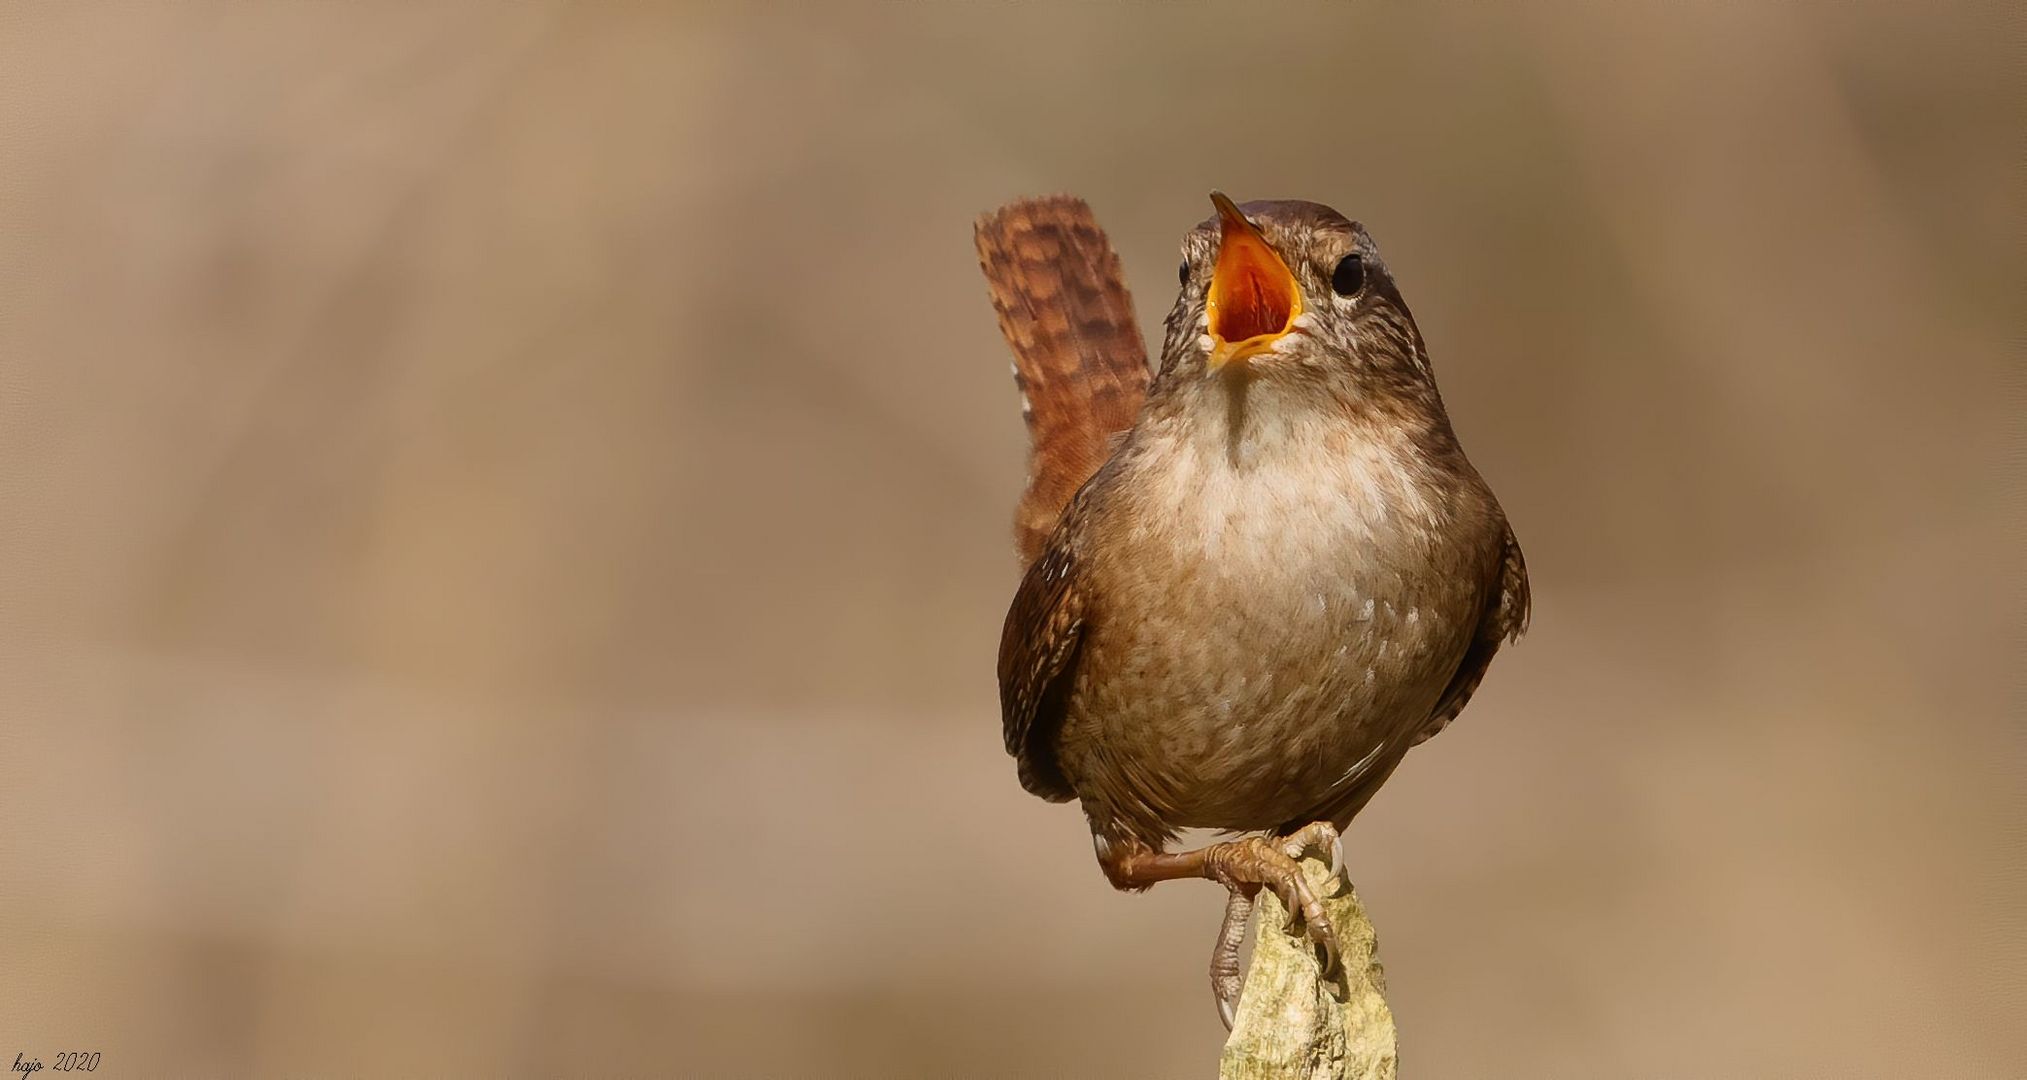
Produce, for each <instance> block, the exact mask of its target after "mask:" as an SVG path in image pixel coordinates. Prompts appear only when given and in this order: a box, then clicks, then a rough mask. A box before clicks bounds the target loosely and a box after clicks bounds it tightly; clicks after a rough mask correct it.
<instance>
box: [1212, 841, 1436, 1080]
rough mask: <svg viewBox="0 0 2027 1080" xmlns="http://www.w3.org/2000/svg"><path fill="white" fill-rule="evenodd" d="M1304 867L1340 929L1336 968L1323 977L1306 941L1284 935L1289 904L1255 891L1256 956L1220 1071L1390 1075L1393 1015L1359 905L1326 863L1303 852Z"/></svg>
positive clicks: (1346, 1077)
mask: <svg viewBox="0 0 2027 1080" xmlns="http://www.w3.org/2000/svg"><path fill="white" fill-rule="evenodd" d="M1302 870H1303V873H1305V874H1307V875H1308V876H1309V879H1310V881H1311V883H1312V884H1313V885H1314V886H1315V887H1316V888H1317V890H1318V894H1317V895H1318V897H1319V898H1320V899H1321V900H1322V902H1323V907H1324V910H1325V911H1326V912H1327V913H1328V914H1329V916H1330V922H1331V926H1332V927H1333V928H1335V929H1336V931H1337V941H1338V945H1339V947H1340V948H1341V950H1342V952H1343V957H1344V963H1343V967H1342V970H1341V971H1339V972H1338V973H1336V975H1334V976H1333V977H1332V978H1330V979H1328V980H1326V979H1324V978H1323V977H1322V971H1321V966H1320V965H1319V964H1318V962H1317V959H1316V955H1315V952H1314V951H1313V950H1312V949H1311V948H1310V947H1309V946H1308V944H1307V942H1306V939H1303V938H1300V937H1292V936H1290V935H1288V934H1285V933H1282V931H1281V927H1282V926H1283V925H1284V924H1285V923H1286V922H1287V920H1288V912H1287V910H1286V909H1284V908H1283V907H1282V906H1281V902H1280V900H1279V899H1278V898H1276V897H1275V896H1274V892H1273V890H1271V889H1262V890H1260V900H1259V906H1258V908H1257V909H1256V912H1255V916H1256V920H1257V929H1256V930H1255V934H1254V936H1255V943H1254V946H1253V959H1252V964H1251V966H1250V967H1249V968H1248V969H1247V972H1246V985H1245V989H1244V991H1243V992H1242V993H1241V994H1240V997H1239V1011H1238V1015H1237V1016H1236V1017H1235V1018H1234V1020H1233V1023H1232V1033H1231V1036H1230V1037H1229V1038H1228V1039H1226V1040H1225V1051H1224V1056H1223V1059H1222V1060H1221V1061H1220V1063H1219V1068H1218V1076H1219V1077H1220V1080H1270V1078H1272V1080H1285V1078H1290V1077H1295V1078H1301V1080H1395V1076H1396V1073H1397V1070H1398V1067H1399V1060H1398V1055H1397V1051H1396V1047H1395V1039H1394V1015H1393V1011H1392V1010H1391V1009H1389V1008H1387V1001H1386V973H1385V971H1383V970H1382V969H1381V967H1380V962H1379V956H1378V945H1377V941H1376V939H1375V936H1374V933H1373V928H1372V922H1371V921H1370V920H1369V919H1367V918H1366V914H1365V906H1364V905H1362V904H1360V903H1359V902H1358V894H1357V893H1356V892H1355V891H1354V890H1353V889H1352V888H1351V886H1350V885H1348V884H1346V883H1344V882H1342V881H1332V880H1331V877H1330V868H1329V867H1328V866H1326V865H1325V864H1323V863H1322V862H1319V861H1317V860H1315V859H1305V860H1303V863H1302Z"/></svg>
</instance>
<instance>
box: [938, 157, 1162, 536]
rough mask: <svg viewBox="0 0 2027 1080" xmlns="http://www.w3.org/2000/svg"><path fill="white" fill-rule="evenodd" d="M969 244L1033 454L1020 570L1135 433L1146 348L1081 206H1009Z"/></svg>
mask: <svg viewBox="0 0 2027 1080" xmlns="http://www.w3.org/2000/svg"><path fill="white" fill-rule="evenodd" d="M974 233H975V238H976V239H977V242H978V261H979V265H980V266H982V267H984V269H985V280H986V285H987V287H988V288H990V289H991V291H992V306H993V308H994V309H995V310H997V311H998V312H999V329H1000V332H1001V333H1002V334H1004V335H1006V340H1007V344H1009V345H1011V346H1012V347H1013V354H1014V382H1015V385H1017V386H1019V387H1020V391H1021V412H1022V414H1023V415H1024V416H1025V417H1026V418H1027V423H1028V440H1029V445H1030V446H1031V447H1032V450H1031V452H1030V454H1029V458H1028V487H1027V491H1026V492H1025V493H1024V494H1023V495H1022V496H1021V501H1020V506H1019V508H1018V509H1017V510H1016V511H1015V513H1014V531H1015V539H1016V546H1017V547H1018V548H1019V550H1020V554H1021V562H1022V564H1023V565H1025V564H1027V563H1029V562H1032V561H1033V560H1034V557H1035V556H1036V555H1037V554H1038V553H1040V551H1041V549H1042V544H1043V542H1044V541H1046V540H1047V539H1048V536H1049V533H1050V531H1051V530H1053V529H1054V528H1055V527H1056V519H1057V518H1058V517H1059V516H1061V514H1062V512H1063V506H1064V504H1066V503H1068V502H1069V501H1070V496H1071V495H1073V494H1075V493H1076V491H1077V489H1078V488H1080V487H1082V486H1084V481H1086V480H1089V479H1090V478H1091V474H1092V473H1094V472H1097V471H1098V466H1100V465H1103V464H1104V463H1105V459H1106V458H1107V457H1110V456H1111V454H1112V447H1113V444H1114V441H1115V439H1116V438H1117V437H1118V436H1119V435H1122V434H1124V433H1125V431H1126V429H1127V428H1130V427H1132V426H1133V418H1134V416H1135V415H1137V414H1138V413H1139V412H1140V403H1141V402H1142V401H1144V400H1146V398H1147V381H1148V372H1147V346H1146V345H1145V344H1143V343H1142V342H1141V340H1140V327H1139V325H1138V324H1137V323H1135V321H1134V318H1133V297H1132V296H1131V295H1130V294H1128V293H1127V291H1126V284H1125V280H1124V278H1123V276H1122V275H1121V274H1120V272H1119V256H1118V255H1117V254H1115V253H1114V252H1113V251H1112V245H1110V244H1109V243H1107V242H1106V240H1105V230H1103V229H1100V228H1099V227H1098V221H1097V219H1096V218H1094V217H1092V215H1091V208H1090V207H1089V206H1086V205H1085V204H1084V200H1082V199H1078V198H1073V197H1071V196H1068V195H1054V196H1049V197H1046V198H1040V199H1022V200H1020V201H1018V202H1012V203H1008V204H1007V205H1006V206H1003V207H1001V208H1000V209H998V210H996V211H994V212H993V213H990V214H986V215H984V216H982V217H980V218H979V219H978V224H977V227H976V228H975V230H974Z"/></svg>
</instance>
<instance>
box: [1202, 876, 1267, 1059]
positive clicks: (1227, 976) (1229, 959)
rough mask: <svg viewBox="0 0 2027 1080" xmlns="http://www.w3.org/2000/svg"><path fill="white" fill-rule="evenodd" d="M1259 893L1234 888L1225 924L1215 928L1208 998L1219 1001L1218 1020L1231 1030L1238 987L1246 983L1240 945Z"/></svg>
mask: <svg viewBox="0 0 2027 1080" xmlns="http://www.w3.org/2000/svg"><path fill="white" fill-rule="evenodd" d="M1259 891H1260V889H1259V886H1257V885H1255V886H1253V887H1252V888H1251V889H1245V888H1235V889H1233V890H1232V891H1231V894H1230V895H1229V896H1227V897H1226V898H1225V921H1224V924H1223V925H1221V926H1219V927H1218V943H1217V944H1216V945H1214V946H1212V947H1211V996H1212V997H1215V998H1217V999H1218V1019H1220V1020H1223V1021H1224V1022H1225V1030H1226V1031H1230V1030H1232V1018H1233V1017H1234V1016H1236V1015H1238V1007H1239V988H1240V987H1242V986H1244V985H1245V983H1246V977H1245V973H1244V972H1241V971H1240V970H1239V945H1240V944H1241V943H1243V942H1244V941H1245V940H1246V921H1247V920H1248V919H1251V918H1252V917H1253V896H1254V894H1255V893H1258V892H1259Z"/></svg>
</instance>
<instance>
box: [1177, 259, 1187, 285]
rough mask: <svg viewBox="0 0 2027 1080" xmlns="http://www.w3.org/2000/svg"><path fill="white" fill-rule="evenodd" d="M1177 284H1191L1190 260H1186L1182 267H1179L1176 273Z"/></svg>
mask: <svg viewBox="0 0 2027 1080" xmlns="http://www.w3.org/2000/svg"><path fill="white" fill-rule="evenodd" d="M1175 283H1176V284H1178V285H1187V284H1189V260H1188V259H1184V260H1183V261H1182V265H1181V266H1180V267H1178V268H1177V269H1176V271H1175Z"/></svg>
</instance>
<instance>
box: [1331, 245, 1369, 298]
mask: <svg viewBox="0 0 2027 1080" xmlns="http://www.w3.org/2000/svg"><path fill="white" fill-rule="evenodd" d="M1330 287H1331V288H1332V289H1333V290H1335V291H1336V293H1337V295H1339V296H1352V295H1355V294H1357V292H1358V290H1360V289H1363V288H1365V260H1364V259H1361V258H1359V257H1358V255H1357V254H1356V253H1353V254H1350V255H1346V256H1345V257H1344V258H1342V259H1339V260H1337V269H1335V270H1332V271H1331V272H1330Z"/></svg>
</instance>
